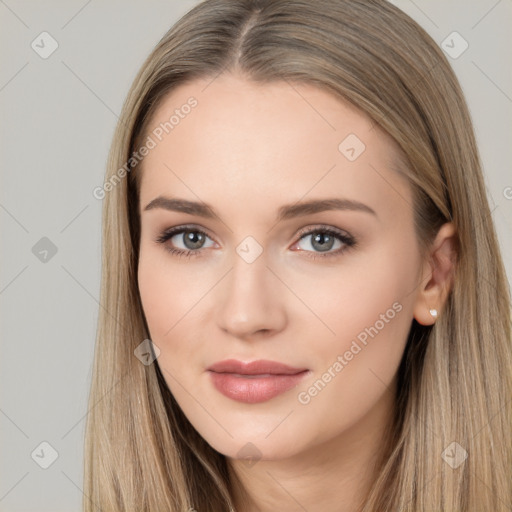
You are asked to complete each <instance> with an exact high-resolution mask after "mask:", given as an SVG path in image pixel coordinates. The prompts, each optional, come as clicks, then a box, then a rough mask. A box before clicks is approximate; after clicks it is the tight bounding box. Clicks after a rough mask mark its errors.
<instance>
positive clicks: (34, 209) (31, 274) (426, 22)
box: [0, 0, 512, 512]
mask: <svg viewBox="0 0 512 512" xmlns="http://www.w3.org/2000/svg"><path fill="white" fill-rule="evenodd" d="M196 3H197V2H196V1H195V0H179V1H177V0H167V1H156V0H153V1H151V2H146V3H143V2H142V1H137V2H135V1H133V0H132V1H125V2H121V1H120V0H108V1H103V2H100V1H99V0H89V1H87V2H84V1H83V0H74V1H68V2H56V1H48V2H44V3H42V2H36V1H35V0H32V1H20V0H18V1H15V0H5V1H4V0H0V24H1V26H0V49H1V50H0V52H1V63H2V65H1V70H0V109H1V119H2V122H1V124H0V130H1V132H0V150H1V162H2V167H1V171H2V177H1V180H2V181H1V188H0V223H1V231H0V232H1V237H2V245H1V248H2V253H1V257H2V259H1V265H0V304H1V313H2V322H1V357H0V433H1V436H0V450H1V451H0V511H9V512H14V511H38V512H45V511H52V512H58V511H67V512H69V511H73V510H75V511H77V510H80V507H81V500H82V490H81V488H82V442H83V435H84V425H85V421H84V420H85V417H86V415H87V405H86V399H87V395H88V390H89V385H90V379H91V363H92V355H93V349H94V338H95V332H96V322H97V317H98V308H99V303H98V298H99V285H100V262H101V252H100V251H101V245H100V244H101V206H102V203H101V201H100V200H97V199H95V198H94V197H93V195H92V191H93V189H94V188H95V187H96V186H98V185H101V184H102V183H103V175H104V171H105V161H106V157H107V152H108V149H109V145H110V142H111V138H112V134H113V130H114V126H115V122H116V120H117V115H118V113H119V112H120V110H121V106H122V102H123V100H124V97H125V95H126V93H127V91H128V88H129V86H130V84H131V81H132V80H133V78H134V77H135V74H136V72H137V70H138V68H139V67H140V65H141V64H142V62H143V60H144V59H145V57H146V56H147V54H148V53H149V52H150V50H151V49H152V48H153V46H154V45H155V44H156V43H157V42H158V41H159V39H160V38H161V37H162V36H163V34H164V33H165V32H166V31H167V30H168V29H169V28H170V27H171V25H172V24H173V23H174V22H175V21H176V20H177V19H178V17H179V16H181V15H182V14H183V13H185V12H186V11H187V10H189V9H190V8H191V7H192V6H193V5H195V4H196ZM393 3H394V4H395V5H397V6H398V7H400V8H401V9H403V10H404V11H405V12H407V13H408V14H409V15H410V16H412V17H413V18H414V19H415V20H417V21H418V22H419V23H420V24H421V25H422V26H423V27H424V28H425V29H426V30H427V31H428V32H429V33H430V34H431V36H432V37H433V38H434V39H435V41H436V42H438V43H439V44H440V45H441V46H442V45H443V43H442V42H443V41H444V40H446V38H447V36H448V35H449V34H451V33H452V32H453V31H457V32H458V33H459V34H461V36H462V37H463V38H464V39H465V40H466V41H467V42H468V43H469V48H468V49H467V50H466V51H465V52H464V53H462V54H461V55H460V56H459V57H457V58H452V57H449V59H450V61H451V63H452V64H453V66H454V68H455V71H456V73H457V75H458V76H459V79H460V81H461V83H462V86H463V89H464V92H465V94H466V98H467V101H468V103H469V106H470V109H471V113H472V116H473V119H474V123H475V129H476V134H477V138H478V142H479V147H480V152H481V157H482V160H483V163H484V169H485V179H486V184H487V189H488V194H489V197H490V200H491V205H492V209H493V218H494V221H495V224H496V226H497V229H498V234H499V237H500V243H501V246H502V250H503V254H504V257H505V259H506V263H507V271H508V276H509V279H510V277H511V276H512V258H510V255H511V254H512V228H511V226H512V173H511V172H510V162H511V161H512V158H511V156H512V155H511V153H512V151H511V146H512V144H511V141H512V137H511V135H512V134H511V132H512V116H511V112H512V99H511V97H512V87H511V69H512V59H511V58H510V53H511V51H510V48H512V41H511V39H512V36H511V33H512V30H511V21H512V1H511V0H499V1H496V0H480V1H474V2H471V3H469V2H467V1H462V0H460V1H453V0H452V1H448V2H447V1H446V0H435V1H434V0H431V1H428V0H427V1H420V0H416V1H415V2H412V1H411V0H395V1H394V2H393ZM43 31H46V32H48V33H49V34H50V35H51V37H52V38H53V39H54V40H56V41H57V43H58V48H57V50H56V51H55V52H54V53H53V54H51V55H50V56H49V57H48V58H46V59H43V58H42V57H41V56H40V55H39V54H38V53H36V51H35V50H34V49H33V48H32V47H31V44H32V42H33V41H34V40H35V41H36V43H38V44H39V46H40V47H41V46H43V44H44V49H46V50H48V48H50V40H49V39H45V42H44V43H41V42H40V40H41V38H40V37H38V36H39V35H40V34H41V32H43ZM45 37H47V36H45ZM450 41H451V39H448V43H445V44H451V45H452V46H454V49H453V50H451V51H452V52H453V51H457V50H460V48H461V46H460V41H457V40H454V43H451V42H450ZM44 49H43V48H41V50H39V51H43V50H44ZM43 237H46V238H47V239H49V240H50V241H51V244H50V243H49V242H48V240H43V241H41V239H42V238H43ZM50 245H52V246H53V247H54V250H55V249H56V251H57V252H56V253H55V254H52V251H51V248H50V249H48V248H49V246H50ZM34 246H35V249H34ZM45 249H47V250H49V252H48V253H47V254H45V253H44V252H41V251H44V250H45ZM42 442H47V443H49V444H50V445H51V446H52V447H53V449H54V450H56V452H57V453H58V457H57V458H56V459H55V460H54V461H53V463H52V464H51V465H50V466H49V467H48V468H47V469H43V468H42V467H40V465H41V464H42V465H45V464H48V463H50V462H52V460H53V459H52V449H51V448H49V447H48V446H46V445H42V446H41V443H42ZM34 450H35V452H34Z"/></svg>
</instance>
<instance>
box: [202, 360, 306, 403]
mask: <svg viewBox="0 0 512 512" xmlns="http://www.w3.org/2000/svg"><path fill="white" fill-rule="evenodd" d="M208 373H209V374H210V378H211V381H212V383H213V385H214V387H215V388H216V389H217V391H219V392H220V393H222V394H223V395H224V396H226V397H227V398H230V399H232V400H235V401H237V402H245V403H251V404H254V403H260V402H266V401H267V400H270V399H272V398H274V397H276V396H278V395H280V394H282V393H284V392H286V391H288V390H290V389H291V388H293V387H295V386H297V385H298V384H299V382H300V381H301V380H302V379H303V378H304V377H305V376H306V375H308V374H309V373H310V371H309V370H308V369H307V368H294V367H292V366H288V365H285V364H283V363H278V362H275V361H266V360H259V361H252V362H249V363H244V362H242V361H237V360H234V359H229V360H226V361H220V362H219V363H215V364H214V365H212V366H210V367H209V368H208Z"/></svg>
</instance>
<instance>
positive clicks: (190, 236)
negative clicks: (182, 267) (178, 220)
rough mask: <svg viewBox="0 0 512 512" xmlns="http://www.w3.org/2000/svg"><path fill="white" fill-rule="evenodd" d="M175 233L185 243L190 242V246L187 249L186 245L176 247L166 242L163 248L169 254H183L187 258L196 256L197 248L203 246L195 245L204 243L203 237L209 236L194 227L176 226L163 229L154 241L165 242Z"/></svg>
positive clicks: (197, 253)
mask: <svg viewBox="0 0 512 512" xmlns="http://www.w3.org/2000/svg"><path fill="white" fill-rule="evenodd" d="M176 235H181V238H182V241H183V242H184V243H186V244H190V245H191V246H192V247H191V248H188V249H187V247H186V246H185V249H179V248H178V249H177V248H175V247H172V246H169V245H168V244H166V245H165V248H166V250H167V251H169V252H170V253H171V254H174V255H177V256H185V257H186V258H189V257H191V256H198V255H199V250H198V249H202V248H203V247H197V246H199V245H202V244H203V243H204V240H205V238H209V236H208V235H207V234H206V233H205V232H204V231H202V230H200V229H197V228H194V227H176V228H171V229H168V230H166V231H164V232H163V233H162V234H161V235H160V236H159V237H158V238H157V240H156V241H157V242H158V243H161V244H165V243H166V242H167V241H168V240H170V239H171V238H174V237H175V236H176ZM178 238H179V237H178Z"/></svg>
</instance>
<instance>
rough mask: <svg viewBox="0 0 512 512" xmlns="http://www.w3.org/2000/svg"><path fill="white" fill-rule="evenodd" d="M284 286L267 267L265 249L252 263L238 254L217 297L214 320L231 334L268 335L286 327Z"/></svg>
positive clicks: (236, 335)
mask: <svg viewBox="0 0 512 512" xmlns="http://www.w3.org/2000/svg"><path fill="white" fill-rule="evenodd" d="M285 292H286V290H285V287H284V286H283V284H282V283H281V282H280V281H279V279H277V277H276V276H275V275H274V273H273V271H271V270H270V269H269V268H268V267H267V260H266V258H265V253H263V254H262V255H261V256H260V257H259V258H257V259H256V260H255V261H253V262H252V263H247V262H246V261H244V259H243V258H241V257H239V256H238V255H237V256H236V257H235V259H234V263H233V268H232V269H231V271H230V272H229V274H228V275H227V276H226V278H225V279H224V283H223V286H222V287H221V288H220V290H219V295H218V296H217V297H216V299H217V300H218V302H217V307H218V310H217V323H218V325H219V327H220V328H221V329H222V330H224V331H225V332H227V333H228V334H231V335H232V336H234V337H237V338H241V339H246V340H249V339H254V338H256V337H267V336H270V335H272V334H275V333H277V332H279V331H281V330H282V329H284V328H285V326H286V322H287V316H286V310H285V301H286V296H285Z"/></svg>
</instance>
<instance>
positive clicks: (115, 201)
mask: <svg viewBox="0 0 512 512" xmlns="http://www.w3.org/2000/svg"><path fill="white" fill-rule="evenodd" d="M224 71H236V72H238V73H241V74H242V75H243V76H245V77H247V79H249V80H254V81H259V82H270V81H279V80H288V81H290V82H293V81H295V82H302V83H309V84H314V85H316V86H318V87H321V88H323V89H324V90H326V91H329V92H331V93H332V94H335V95H337V96H338V97H339V98H340V99H342V100H344V101H348V102H350V103H352V104H353V105H355V106H356V107H358V108H359V109H360V110H361V111H363V112H365V113H366V114H368V115H369V116H370V117H371V118H372V119H373V120H374V122H375V123H376V124H378V125H379V126H380V127H382V128H383V129H384V130H385V131H387V132H388V133H389V134H390V135H391V136H392V137H393V138H394V139H395V141H396V142H397V143H398V145H399V147H400V149H401V152H402V154H401V162H402V163H401V164H400V165H399V166H398V167H399V172H401V173H403V174H404V175H405V176H407V178H408V179H409V181H410V183H411V186H412V188H413V191H414V195H415V203H414V214H415V221H416V231H417V236H418V240H419V242H420V243H421V244H422V247H425V248H426V247H428V244H429V242H431V241H432V239H433V236H434V235H435V233H436V231H437V229H438V228H439V227H440V226H441V225H442V224H443V223H444V222H447V221H452V222H453V223H454V224H455V227H456V230H457V235H458V242H457V262H456V270H455V275H454V285H453V288H452V290H451V292H450V295H449V297H448V301H447V304H446V307H445V309H444V310H443V315H441V317H440V318H439V320H438V322H437V323H436V324H435V326H434V327H424V326H421V325H419V324H418V323H416V322H415V321H413V324H412V328H411V332H410V335H409V339H408V342H407V347H406V350H405V353H404V356H403V360H402V363H401V366H400V369H399V391H398V395H397V397H396V404H397V407H396V415H395V422H394V426H393V429H392V432H390V446H389V450H388V451H387V453H386V456H385V458H383V460H382V464H381V466H380V467H379V468H378V471H377V472H376V476H375V480H374V483H373V485H372V488H371V489H370V492H369V494H368V496H367V499H366V501H365V503H364V505H363V506H362V507H361V510H362V511H364V512H375V511H378V512H384V511H398V510H400V511H404V512H405V511H410V512H421V511H425V512H426V511H432V510H436V511H440V510H443V511H457V512H482V511H493V512H497V511H504V510H510V509H511V508H512V497H511V495H512V484H511V474H512V434H511V429H512V427H511V425H512V407H511V404H512V401H511V398H512V370H511V369H512V347H511V309H510V295H509V291H508V286H507V280H506V275H505V271H504V266H503V262H502V259H501V256H500V250H499V245H498V243H497V238H496V234H495V230H494V227H493V222H492V218H491V212H490V209H489V205H488V200H487V197H486V192H485V186H484V183H483V178H482V172H481V162H480V158H479V154H478V150H477V146H476V143H475V136H474V132H473V128H472V122H471V118H470V114H469V112H468V108H467V106H466V103H465V100H464V97H463V94H462V91H461V88H460V86H459V83H458V81H457V78H456V76H455V74H454V72H453V70H452V69H451V67H450V65H449V63H448V61H447V59H446V58H445V56H444V55H443V53H442V51H441V50H440V49H439V48H438V46H437V45H436V44H435V42H434V41H433V40H432V39H431V38H430V37H429V36H428V34H427V33H426V32H425V31H424V30H423V29H422V28H421V27H420V26H419V25H418V24H417V23H415V22H414V21H413V20H412V19H410V18H409V17H408V16H407V15H405V14H404V13H403V12H402V11H400V10H399V9H398V8H396V7H394V6H393V5H391V4H389V3H388V2H386V1H383V0H315V1H310V0H205V1H203V2H201V3H200V4H198V5H197V6H195V7H194V8H193V9H192V10H191V11H190V12H189V13H188V14H186V15H185V16H184V17H183V18H181V19H180V20H179V21H178V23H177V24H175V25H174V26H173V27H172V28H171V29H170V30H169V31H168V32H167V33H166V34H165V35H164V37H163V38H162V39H161V41H160V42H159V43H158V45H157V46H156V48H155V49H154V50H153V51H152V53H151V54H150V56H149V57H148V58H147V60H146V61H145V63H144V64H143V66H142V68H141V70H140V72H139V74H138V75H137V77H136V78H135V81H134V83H133V85H132V87H131V89H130V91H129V93H128V97H127V99H126V101H125V104H124V107H123V110H122V113H121V116H120V119H119V123H118V125H117V128H116V132H115V135H114V138H113V143H112V146H111V151H110V154H109V159H108V168H107V173H106V178H105V185H104V186H103V187H102V188H101V191H100V193H99V197H102V198H103V232H102V235H103V253H102V282H101V298H100V303H101V306H102V307H101V309H100V311H99V322H98V331H97V340H96V350H95V357H94V368H93V381H92V387H91V392H90V398H89V400H90V402H89V414H88V418H87V426H86V439H85V468H84V469H85V471H84V486H85V487H84V510H85V511H86V512H92V511H93V510H96V507H99V508H101V510H105V511H116V512H118V511H137V512H143V511H162V510H167V511H173V512H177V511H179V512H186V511H188V510H189V508H192V507H193V508H194V509H195V510H197V511H198V512H221V511H229V509H230V507H233V502H232V495H233V486H234V485H238V484H237V482H235V481H233V479H232V480H230V477H229V472H228V468H227V462H226V459H225V457H224V456H223V455H222V454H220V453H218V452H216V451H215V450H214V449H213V448H212V447H210V446H209V445H208V444H207V443H206V441H205V440H204V439H203V438H202V437H201V436H200V435H199V434H198V433H197V432H196V430H195V429H194V428H193V426H192V425H191V424H190V422H189V421H188V420H187V418H186V417H185V416H184V414H183V413H182V411H181V409H180V408H179V406H178V404H177V403H176V401H175V400H174V398H173V396H172V394H171V393H170V391H169V389H168V388H167V386H166V384H165V381H164V379H163V377H162V374H161V373H160V370H159V368H158V364H151V365H144V364H141V362H140V361H139V360H138V359H137V358H136V357H135V356H134V350H135V349H136V347H137V346H139V345H140V343H141V342H142V341H143V340H145V339H147V338H149V334H148V332H149V331H148V328H147V324H146V320H145V317H144V313H143V309H142V307H141V302H140V297H139V293H138V287H137V266H138V254H139V236H140V226H139V222H140V219H139V216H138V194H139V181H140V176H138V174H139V173H137V172H136V167H137V166H136V162H135V163H134V159H133V152H134V151H135V150H136V149H137V148H138V147H140V144H141V141H142V140H143V138H144V136H145V134H146V130H147V125H148V120H149V119H150V118H151V115H152V114H153V113H154V112H155V109H156V108H157V107H158V105H159V104H160V102H161V100H162V98H164V96H165V95H166V94H167V93H168V92H169V91H171V90H173V89H174V88H175V87H176V86H178V85H180V84H183V83H184V82H186V81H191V80H194V79H196V78H208V77H211V78H212V79H213V78H214V77H215V76H217V75H218V74H219V73H221V72H224ZM198 108H200V106H199V107H198ZM127 163H129V165H128V166H127V165H126V164H127ZM454 442H455V443H457V445H460V448H459V446H457V445H453V444H452V443H454ZM447 448H448V452H446V451H445V450H446V449H447ZM454 450H455V451H454ZM460 450H464V451H465V452H461V451H460ZM446 453H448V456H453V455H454V454H455V453H457V454H458V456H459V457H460V454H461V453H467V458H466V460H465V461H464V462H463V463H462V464H461V465H460V466H459V467H457V468H454V467H452V466H453V464H452V465H450V464H449V463H448V462H446Z"/></svg>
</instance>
